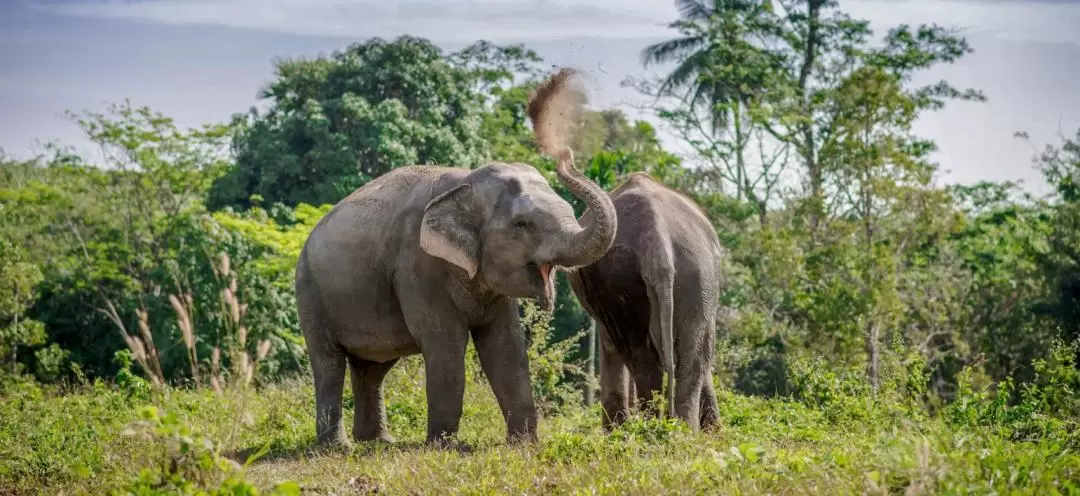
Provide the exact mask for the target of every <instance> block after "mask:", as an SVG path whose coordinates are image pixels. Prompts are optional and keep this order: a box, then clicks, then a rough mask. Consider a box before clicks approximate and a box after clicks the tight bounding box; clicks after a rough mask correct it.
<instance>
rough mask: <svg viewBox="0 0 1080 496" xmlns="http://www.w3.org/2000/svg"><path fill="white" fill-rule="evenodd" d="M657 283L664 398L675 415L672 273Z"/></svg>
mask: <svg viewBox="0 0 1080 496" xmlns="http://www.w3.org/2000/svg"><path fill="white" fill-rule="evenodd" d="M657 283H658V287H657V288H656V296H657V300H659V304H660V305H659V306H660V348H661V349H662V351H663V354H664V356H663V357H662V358H663V359H662V363H663V364H664V374H665V375H666V376H667V380H666V381H665V382H666V389H665V391H666V394H665V395H664V399H665V400H666V401H667V412H668V415H670V416H675V332H674V322H673V320H674V315H673V314H674V312H675V298H674V295H673V293H674V286H675V277H674V274H673V273H671V272H668V273H667V274H665V275H664V276H663V277H660V280H659V281H657Z"/></svg>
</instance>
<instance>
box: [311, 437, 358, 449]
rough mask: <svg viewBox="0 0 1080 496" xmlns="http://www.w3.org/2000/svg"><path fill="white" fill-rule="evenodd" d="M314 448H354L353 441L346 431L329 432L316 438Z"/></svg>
mask: <svg viewBox="0 0 1080 496" xmlns="http://www.w3.org/2000/svg"><path fill="white" fill-rule="evenodd" d="M314 448H315V449H316V450H319V451H340V450H348V449H350V448H352V442H350V441H349V438H347V437H345V433H344V432H340V433H335V434H327V435H324V436H319V437H318V438H316V439H315V445H314Z"/></svg>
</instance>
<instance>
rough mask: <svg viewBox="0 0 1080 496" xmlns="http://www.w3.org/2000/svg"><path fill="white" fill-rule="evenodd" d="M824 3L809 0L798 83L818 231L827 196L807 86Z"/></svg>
mask: <svg viewBox="0 0 1080 496" xmlns="http://www.w3.org/2000/svg"><path fill="white" fill-rule="evenodd" d="M824 5H825V0H808V1H807V2H806V15H807V29H806V46H805V47H804V48H803V61H802V67H800V69H799V85H798V87H797V88H796V89H797V91H798V95H799V98H800V103H801V105H802V113H803V117H804V118H805V119H807V120H806V121H805V122H803V123H801V124H799V134H800V135H801V141H802V143H801V146H799V149H800V150H799V151H800V152H801V154H802V156H803V160H804V161H805V162H806V170H807V174H808V175H809V177H810V198H811V201H812V202H813V205H812V210H811V213H810V227H811V228H812V229H813V230H815V231H816V230H817V227H818V224H819V223H820V222H821V216H822V205H823V203H824V200H825V199H824V190H825V188H824V184H825V179H824V173H823V171H822V170H821V164H820V163H819V162H818V160H817V146H816V143H814V123H813V114H814V109H813V108H812V107H811V106H810V95H809V94H808V91H807V86H808V85H809V83H810V75H811V73H812V72H813V70H814V62H815V60H816V59H817V45H818V20H819V19H820V18H821V8H822V7H823V6H824Z"/></svg>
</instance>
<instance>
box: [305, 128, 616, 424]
mask: <svg viewBox="0 0 1080 496" xmlns="http://www.w3.org/2000/svg"><path fill="white" fill-rule="evenodd" d="M539 117H540V118H541V119H545V118H547V117H546V116H539ZM541 127H542V126H541ZM554 155H558V159H559V160H558V164H557V167H556V172H557V174H558V177H559V180H560V181H561V182H562V184H563V185H565V186H566V188H567V189H568V190H569V191H570V192H571V193H572V194H573V195H574V196H575V197H577V198H579V199H581V200H582V201H583V202H585V203H586V204H587V205H588V213H587V214H586V215H583V216H582V218H581V220H580V222H579V220H578V219H576V218H575V216H574V211H573V208H572V207H571V205H570V204H569V203H567V202H566V201H565V200H563V199H562V198H561V197H560V196H559V195H558V194H556V193H555V191H554V190H553V189H552V188H551V186H550V185H549V184H548V182H547V179H545V178H544V176H542V175H541V174H540V173H539V172H538V171H537V170H536V169H535V168H534V167H532V166H530V165H526V164H519V163H490V164H487V165H484V166H482V167H479V168H477V169H475V170H467V169H461V168H449V167H429V166H411V167H403V168H399V169H396V170H394V171H392V172H390V173H388V174H385V175H383V176H380V177H378V178H377V179H375V180H373V181H371V182H369V183H368V184H366V185H364V186H363V187H361V188H359V189H357V190H356V191H355V192H353V193H352V194H351V195H349V196H348V197H346V198H345V199H343V200H342V201H341V202H340V203H338V204H337V205H336V206H334V208H333V209H332V210H331V211H330V212H329V213H328V214H327V215H326V216H325V217H324V218H323V219H322V220H320V221H319V223H318V224H317V225H316V226H315V229H314V230H313V231H312V232H311V235H310V237H309V238H308V239H307V242H306V243H305V245H304V248H303V250H302V252H301V254H300V257H299V260H298V263H297V267H296V298H297V303H298V305H299V311H300V325H301V327H302V329H303V332H304V337H305V338H306V340H307V346H308V351H309V354H310V358H311V367H312V371H313V373H314V379H315V394H316V398H315V404H316V406H315V413H316V421H315V424H316V431H317V438H318V442H319V443H326V442H340V443H347V442H348V440H347V439H346V438H345V435H344V428H343V427H342V425H341V424H342V422H341V420H342V419H341V417H342V413H341V396H342V390H343V386H344V375H345V370H346V364H347V365H348V368H349V370H350V372H351V381H352V389H353V394H354V395H355V412H354V416H353V431H352V435H353V438H354V439H356V440H376V439H379V440H384V441H389V442H392V441H393V437H392V436H391V434H390V432H389V431H388V428H387V419H386V411H385V408H384V405H383V393H382V384H383V379H384V377H385V376H386V374H387V372H389V371H390V369H391V368H392V367H393V366H394V364H395V363H397V361H398V360H399V359H400V358H401V357H403V356H408V355H414V354H421V355H423V359H424V372H425V377H426V383H427V384H426V388H427V405H428V416H427V442H429V443H435V444H440V445H444V444H446V443H447V441H448V437H450V436H451V435H453V434H455V433H456V432H457V431H458V425H459V422H460V419H461V413H462V401H463V395H464V390H465V347H466V344H467V342H468V340H469V338H470V337H471V338H472V340H473V343H474V344H475V346H476V351H477V354H478V355H479V358H480V363H481V366H482V367H483V370H484V374H485V376H486V377H487V379H488V381H489V382H490V384H491V387H492V389H493V390H494V393H495V397H496V399H497V400H498V403H499V407H500V409H501V410H502V414H503V418H504V419H505V421H506V426H507V439H508V441H509V442H518V441H525V442H533V441H536V439H537V432H536V422H537V412H536V407H535V405H534V401H533V396H532V388H531V387H530V381H529V363H528V358H527V356H526V341H525V336H524V334H523V333H522V330H521V328H520V326H519V323H518V306H517V300H516V298H519V297H533V298H538V299H539V300H540V302H541V303H542V305H543V306H544V307H546V308H548V309H549V310H550V309H551V307H552V304H553V303H552V302H553V300H554V275H555V274H554V271H553V269H555V268H557V267H566V268H571V267H578V266H582V265H588V264H590V263H593V262H595V261H596V260H598V259H599V258H600V257H601V256H602V255H603V254H604V253H605V252H606V251H607V249H608V247H609V246H610V245H611V242H612V240H613V239H614V237H615V231H616V218H615V212H614V207H613V206H612V203H611V200H610V199H609V198H608V197H607V195H605V194H604V192H603V190H601V189H600V187H599V186H597V185H596V184H594V183H592V182H590V181H589V180H588V179H586V178H585V176H584V175H582V174H581V173H580V172H579V171H577V170H576V169H575V168H574V164H573V154H572V153H571V151H570V150H569V148H563V149H560V151H558V152H557V153H554Z"/></svg>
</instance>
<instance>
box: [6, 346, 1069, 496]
mask: <svg viewBox="0 0 1080 496" xmlns="http://www.w3.org/2000/svg"><path fill="white" fill-rule="evenodd" d="M421 370H422V369H420V368H419V361H418V360H411V361H408V363H405V364H404V366H399V367H398V368H396V369H395V370H394V372H392V376H391V378H390V384H389V385H388V388H387V389H388V393H387V394H388V397H387V400H388V405H389V406H388V409H389V415H390V422H391V425H392V429H393V433H394V435H395V436H396V437H397V439H398V444H397V445H395V446H379V445H358V446H355V447H353V448H352V449H351V450H348V451H337V452H322V453H316V452H313V451H312V450H310V449H309V446H310V443H311V440H312V439H313V437H314V425H313V424H314V422H313V418H312V412H313V410H314V399H313V394H312V388H311V386H310V384H309V382H308V381H306V380H296V381H290V382H286V383H283V384H278V385H274V386H269V387H265V388H260V389H259V390H247V391H232V392H229V393H226V394H221V395H218V394H215V393H213V392H211V391H207V390H201V391H192V390H179V389H174V390H169V391H166V392H165V393H152V394H148V393H146V392H145V391H141V390H140V389H138V388H132V387H126V388H118V387H116V386H106V385H102V384H98V385H96V386H93V385H88V386H82V387H80V388H77V389H76V390H75V391H69V392H68V393H67V394H63V395H59V394H55V393H47V392H44V391H42V390H41V389H39V388H37V387H18V388H9V389H10V391H9V392H6V393H3V397H2V398H0V494H38V493H44V494H58V493H64V494H73V493H90V494H102V493H108V492H112V491H120V492H125V493H126V492H129V491H136V490H137V489H139V488H140V487H141V488H142V490H143V492H142V493H143V494H151V493H154V492H152V491H146V489H147V488H148V487H150V486H151V485H152V484H151V483H150V482H147V481H152V480H155V479H156V478H157V479H160V478H161V477H162V476H163V474H166V475H168V474H170V473H171V474H172V475H171V476H170V477H171V478H172V479H171V480H172V482H173V484H174V485H181V484H182V483H189V484H194V485H196V486H197V485H202V484H205V485H208V486H211V487H216V486H214V485H215V484H218V483H220V480H221V476H220V473H221V471H220V470H218V469H215V468H214V467H212V466H208V465H202V466H200V459H199V458H198V457H197V456H195V455H193V454H190V453H196V452H198V451H199V450H200V449H203V448H201V446H202V445H201V444H200V440H199V438H198V436H200V435H205V436H206V437H207V438H208V439H210V440H212V441H213V442H214V443H216V445H217V446H219V447H220V450H221V452H222V453H223V454H224V455H225V456H226V457H229V458H232V459H237V460H239V461H241V462H243V460H244V459H245V458H246V456H247V455H250V454H252V453H255V452H260V451H263V452H264V453H263V454H262V455H261V457H260V458H258V459H257V460H255V461H253V462H252V463H250V465H248V466H247V467H246V468H244V469H243V477H244V478H246V480H247V481H250V482H251V483H252V484H254V486H256V487H257V488H259V489H260V491H263V492H265V491H267V490H270V489H271V488H273V487H274V486H275V485H277V484H278V483H281V482H283V481H287V480H291V481H295V482H296V485H282V486H279V489H281V490H282V491H283V492H289V491H290V490H291V491H292V492H293V494H295V493H296V491H295V490H296V489H297V488H299V489H300V491H301V492H302V493H303V494H367V493H371V492H374V491H377V492H378V493H379V494H900V493H904V494H993V493H996V494H1080V489H1078V486H1080V482H1078V481H1080V454H1078V453H1077V449H1080V441H1078V440H1077V439H1076V437H1075V434H1076V431H1075V430H1072V431H1071V434H1069V432H1070V429H1065V428H1062V427H1061V426H1058V427H1053V426H1054V425H1055V424H1052V423H1051V424H1045V423H1044V424H1038V425H1043V426H1044V427H1043V432H1029V431H1030V429H1029V431H1023V429H1020V430H1018V429H1016V428H1005V427H1003V426H1002V425H1001V424H1000V423H995V422H994V421H993V419H990V420H989V421H985V422H984V421H983V420H985V419H984V417H986V415H984V413H985V412H986V411H988V410H986V409H983V410H978V409H973V410H970V411H969V412H968V414H970V415H968V416H969V417H971V418H970V419H968V420H970V422H969V421H966V420H964V415H966V414H963V412H961V413H962V414H961V415H957V414H956V413H955V412H954V414H953V415H952V417H951V418H952V420H948V419H946V418H944V417H940V418H939V417H933V418H931V417H927V416H925V415H924V414H920V413H919V410H917V409H907V408H902V407H900V406H898V405H892V406H889V405H882V404H881V403H880V402H879V403H873V402H870V401H869V400H866V399H860V398H858V397H848V398H842V399H837V400H834V401H832V402H829V403H826V404H817V405H815V406H808V405H806V404H804V403H802V402H796V401H790V400H762V399H756V398H750V397H744V396H739V395H734V394H728V393H721V396H720V405H721V409H722V412H721V419H722V427H720V428H719V429H717V430H716V431H714V432H709V433H701V434H691V433H688V432H686V431H685V430H683V429H681V428H680V427H679V424H676V423H671V422H661V421H656V420H644V419H634V420H632V421H631V422H628V423H627V424H626V425H625V426H624V427H623V428H622V429H620V430H618V431H616V432H615V433H613V434H611V435H604V434H603V433H602V432H601V429H600V423H599V412H598V410H596V409H595V408H594V409H592V410H587V409H585V408H583V407H570V408H567V409H566V411H561V412H552V413H549V414H547V415H546V416H545V418H544V420H543V421H542V422H541V426H540V428H541V434H540V436H541V443H540V444H539V445H536V446H531V447H522V448H507V447H505V446H503V437H504V435H505V427H504V424H503V422H502V418H501V416H500V415H499V413H498V409H497V407H496V405H495V401H494V398H493V396H492V395H491V393H490V390H489V389H488V388H487V386H486V385H485V384H484V383H483V382H482V381H480V380H473V381H472V382H471V383H470V384H469V386H468V388H467V392H466V399H465V413H464V417H463V420H462V432H461V436H460V437H461V439H462V440H463V441H465V442H467V443H469V444H471V445H472V446H474V447H475V448H476V451H475V452H474V453H472V454H467V455H463V454H457V453H453V452H440V451H433V450H428V449H423V448H421V447H419V442H420V441H422V440H423V435H424V425H425V413H424V400H423V397H424V396H423V385H422V376H423V374H422V373H421ZM147 405H154V406H156V407H157V408H158V409H159V411H160V412H163V413H164V414H168V415H169V416H168V417H165V420H164V421H160V420H159V421H157V423H156V424H155V425H157V428H158V435H157V436H149V435H146V434H145V430H144V429H142V428H139V426H138V424H137V423H136V424H133V422H134V421H137V420H138V419H139V418H140V411H143V412H144V413H145V410H144V408H145V407H146V406H147ZM346 406H347V407H349V408H351V404H349V403H348V402H347V403H346ZM965 411H966V410H965ZM980 412H982V413H980ZM148 418H152V417H148ZM346 418H347V419H350V418H351V411H347V412H346ZM173 419H175V423H173ZM958 419H959V420H958ZM980 419H983V420H980ZM980 423H983V424H986V425H985V426H983V425H980ZM1046 426H1050V427H1046ZM187 427H190V428H191V429H192V432H191V433H187V432H185V431H184V429H186V428H187ZM170 429H173V430H171V431H170ZM170 439H171V440H170ZM178 443H179V444H184V443H188V444H186V445H187V446H188V447H189V450H190V453H189V455H188V457H187V458H185V457H184V455H183V454H182V453H181V452H180V450H178V449H177V446H178V445H179V444H178ZM206 460H207V459H203V460H202V462H203V463H206ZM163 462H164V466H165V467H166V470H162V469H161V467H162V464H163ZM141 470H142V471H144V474H143V475H144V479H143V483H142V484H141V485H140V484H138V483H137V482H138V481H137V479H138V477H139V474H140V471H141Z"/></svg>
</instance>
